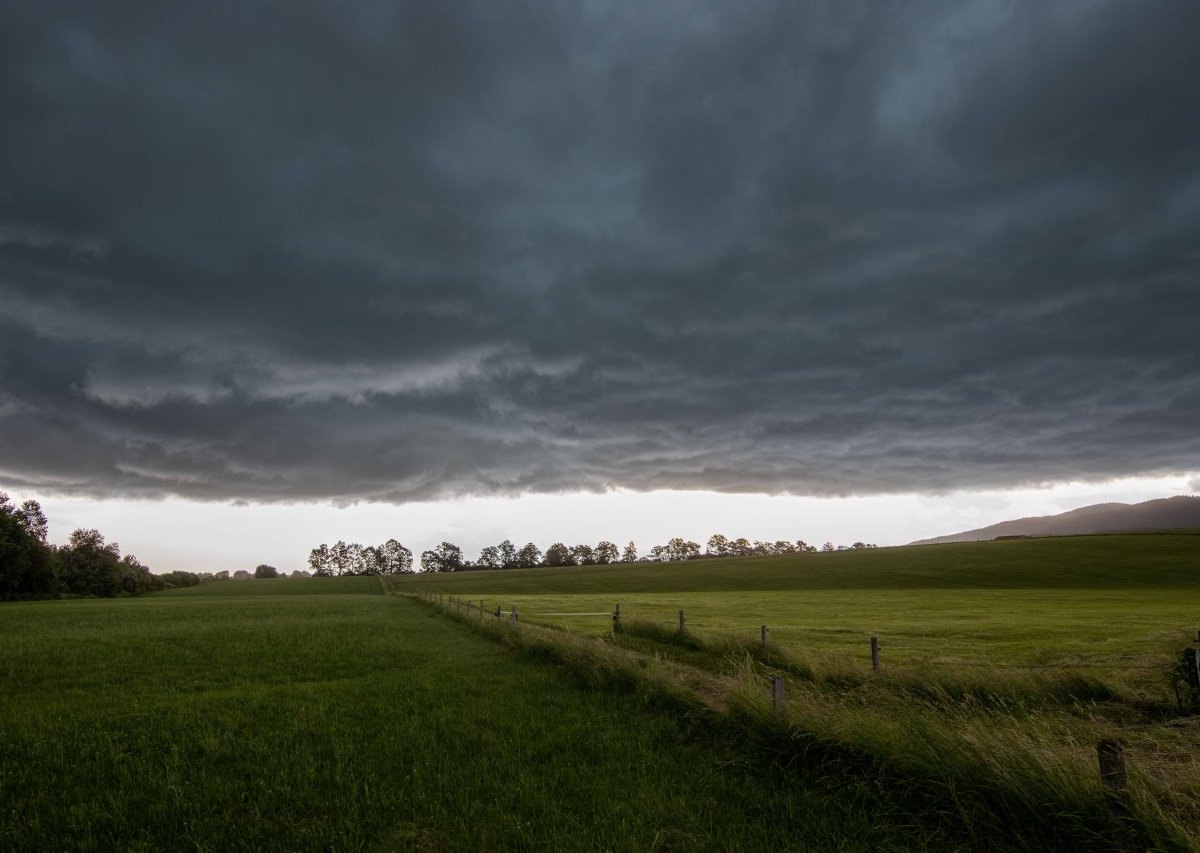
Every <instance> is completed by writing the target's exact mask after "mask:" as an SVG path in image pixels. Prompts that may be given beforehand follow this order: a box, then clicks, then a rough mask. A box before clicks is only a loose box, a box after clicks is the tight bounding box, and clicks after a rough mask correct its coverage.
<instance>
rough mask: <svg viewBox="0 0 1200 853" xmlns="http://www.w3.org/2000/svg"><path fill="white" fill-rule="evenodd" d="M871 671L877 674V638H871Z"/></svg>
mask: <svg viewBox="0 0 1200 853" xmlns="http://www.w3.org/2000/svg"><path fill="white" fill-rule="evenodd" d="M871 671H872V672H879V638H878V637H872V638H871Z"/></svg>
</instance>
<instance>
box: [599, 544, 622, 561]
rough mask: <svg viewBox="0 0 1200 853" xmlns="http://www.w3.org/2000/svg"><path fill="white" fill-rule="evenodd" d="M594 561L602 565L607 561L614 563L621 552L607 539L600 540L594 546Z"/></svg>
mask: <svg viewBox="0 0 1200 853" xmlns="http://www.w3.org/2000/svg"><path fill="white" fill-rule="evenodd" d="M595 557H596V562H597V563H599V564H600V565H602V566H605V565H608V564H609V563H615V562H616V561H617V560H618V559H620V557H621V552H620V551H618V550H617V546H616V545H614V544H613V543H612V542H609V541H608V540H607V539H605V540H602V541H601V542H600V543H599V544H598V545H597V546H596V553H595Z"/></svg>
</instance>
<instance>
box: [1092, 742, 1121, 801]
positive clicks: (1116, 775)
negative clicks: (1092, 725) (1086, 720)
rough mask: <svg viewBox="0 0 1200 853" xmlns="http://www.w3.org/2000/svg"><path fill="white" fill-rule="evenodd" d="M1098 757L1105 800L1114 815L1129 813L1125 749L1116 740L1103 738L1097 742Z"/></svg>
mask: <svg viewBox="0 0 1200 853" xmlns="http://www.w3.org/2000/svg"><path fill="white" fill-rule="evenodd" d="M1096 757H1097V758H1098V759H1099V762H1100V784H1101V785H1103V786H1104V800H1105V802H1106V803H1107V804H1108V811H1109V813H1110V814H1112V815H1113V817H1125V816H1127V815H1128V814H1129V803H1128V794H1127V791H1126V788H1125V785H1126V782H1127V781H1128V778H1129V777H1128V774H1127V773H1126V772H1125V751H1124V750H1123V749H1121V744H1120V743H1119V742H1118V741H1115V740H1102V741H1100V742H1098V743H1097V744H1096Z"/></svg>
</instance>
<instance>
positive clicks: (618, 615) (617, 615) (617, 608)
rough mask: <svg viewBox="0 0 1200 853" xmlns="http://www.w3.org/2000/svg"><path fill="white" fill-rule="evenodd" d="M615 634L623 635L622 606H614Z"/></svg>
mask: <svg viewBox="0 0 1200 853" xmlns="http://www.w3.org/2000/svg"><path fill="white" fill-rule="evenodd" d="M613 633H614V634H620V633H621V605H620V604H614V605H613Z"/></svg>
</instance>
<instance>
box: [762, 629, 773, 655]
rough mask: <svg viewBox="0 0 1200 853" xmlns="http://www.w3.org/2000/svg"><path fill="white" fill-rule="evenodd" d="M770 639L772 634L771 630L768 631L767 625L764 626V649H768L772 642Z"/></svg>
mask: <svg viewBox="0 0 1200 853" xmlns="http://www.w3.org/2000/svg"><path fill="white" fill-rule="evenodd" d="M770 639H771V632H770V630H768V629H767V626H766V625H763V626H762V647H763V648H764V649H765V648H766V647H767V643H768V642H769V641H770Z"/></svg>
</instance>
